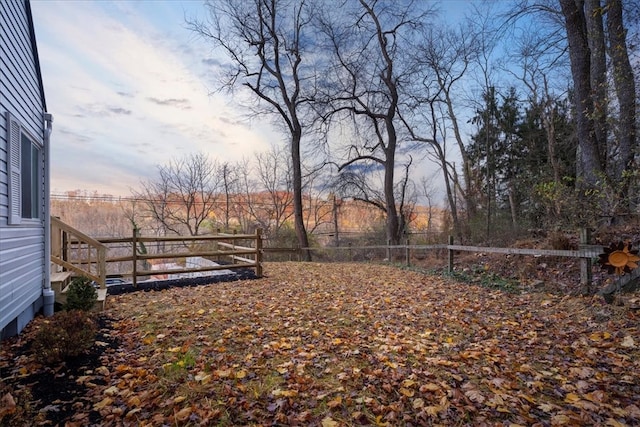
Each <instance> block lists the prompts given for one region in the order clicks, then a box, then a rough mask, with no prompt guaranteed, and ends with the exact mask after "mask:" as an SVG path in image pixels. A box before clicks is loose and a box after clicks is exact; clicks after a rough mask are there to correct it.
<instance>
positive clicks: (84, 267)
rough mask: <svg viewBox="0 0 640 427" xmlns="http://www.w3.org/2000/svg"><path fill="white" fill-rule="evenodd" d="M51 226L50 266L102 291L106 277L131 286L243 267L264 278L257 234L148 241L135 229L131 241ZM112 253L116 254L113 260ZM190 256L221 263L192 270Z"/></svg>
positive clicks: (56, 224)
mask: <svg viewBox="0 0 640 427" xmlns="http://www.w3.org/2000/svg"><path fill="white" fill-rule="evenodd" d="M52 224H53V227H52V228H55V233H54V234H53V235H54V236H55V238H53V239H52V260H53V262H54V263H56V264H58V265H59V266H61V267H62V268H63V269H64V270H67V271H71V272H73V273H75V274H79V275H85V276H87V277H90V278H91V279H92V280H94V281H96V283H98V284H99V285H100V287H101V288H104V286H105V281H106V278H108V277H114V276H116V277H121V278H130V279H131V283H132V284H133V285H134V286H137V283H138V281H139V279H140V278H142V277H150V276H161V275H170V274H171V275H177V274H186V273H204V272H211V271H218V270H234V269H244V268H249V269H255V274H256V276H257V277H262V231H261V230H257V231H256V232H255V234H227V233H218V234H212V235H200V236H151V237H150V236H140V234H139V232H138V231H137V230H133V232H132V236H131V237H115V238H91V237H89V236H86V235H84V234H82V233H80V232H78V231H77V230H75V229H73V228H72V227H69V226H68V225H66V224H64V223H63V222H61V221H60V220H58V219H57V218H53V217H52ZM114 252H118V253H119V254H120V255H118V254H116V255H113V256H112V255H111V254H112V253H114ZM123 252H124V253H126V255H122V253H123ZM190 257H202V258H207V259H210V260H217V261H218V262H220V263H221V264H219V265H201V266H197V267H190V266H188V265H187V263H186V259H187V258H190ZM153 260H158V261H162V262H161V263H160V264H162V265H166V264H167V263H169V262H170V261H172V266H171V268H164V269H163V268H158V269H153V268H152V267H151V264H152V262H153ZM116 263H117V266H116V265H115V264H116ZM123 264H124V265H126V267H123ZM110 266H111V268H109V267H110Z"/></svg>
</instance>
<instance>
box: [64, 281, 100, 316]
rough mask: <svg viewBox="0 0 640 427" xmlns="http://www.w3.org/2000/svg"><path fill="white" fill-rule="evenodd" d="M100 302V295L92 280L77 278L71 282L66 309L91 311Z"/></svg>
mask: <svg viewBox="0 0 640 427" xmlns="http://www.w3.org/2000/svg"><path fill="white" fill-rule="evenodd" d="M97 300H98V293H97V292H96V289H95V288H94V287H93V283H91V280H90V279H88V278H86V277H76V278H75V279H73V280H72V281H71V284H70V285H69V290H68V291H67V303H66V304H65V309H66V310H67V311H70V310H83V311H90V310H91V309H92V308H93V306H94V305H95V303H96V301H97Z"/></svg>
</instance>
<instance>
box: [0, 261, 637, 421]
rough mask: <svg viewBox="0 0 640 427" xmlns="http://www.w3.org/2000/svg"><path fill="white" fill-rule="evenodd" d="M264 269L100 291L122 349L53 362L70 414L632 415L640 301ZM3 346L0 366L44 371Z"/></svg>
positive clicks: (365, 271) (104, 417)
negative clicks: (178, 284) (74, 367)
mask: <svg viewBox="0 0 640 427" xmlns="http://www.w3.org/2000/svg"><path fill="white" fill-rule="evenodd" d="M265 275H266V277H265V278H263V279H260V280H250V281H239V282H229V283H218V284H214V285H210V286H197V287H187V288H174V289H169V290H165V291H160V292H137V293H130V294H124V295H120V296H111V297H109V300H108V309H107V312H106V314H107V315H108V316H109V317H111V318H112V319H113V321H112V323H111V326H110V328H109V331H108V332H107V337H109V334H110V336H111V337H112V338H115V337H117V339H118V345H117V346H113V345H112V346H109V345H107V344H108V343H101V344H102V345H103V346H104V347H105V350H104V352H103V353H102V355H101V356H100V357H99V359H97V360H99V363H98V364H97V366H88V365H87V366H85V368H84V369H85V371H84V372H82V369H80V372H77V373H65V368H64V367H62V368H59V369H58V370H57V371H55V373H56V375H57V376H58V377H66V378H67V379H71V380H73V382H74V383H75V384H76V385H77V387H78V388H79V389H80V390H82V396H81V397H78V398H73V399H71V400H73V401H69V399H67V402H63V403H68V404H70V405H71V407H72V408H73V412H74V415H72V416H71V417H70V419H69V421H70V422H69V423H68V424H67V425H69V426H73V425H78V426H80V425H87V424H100V425H106V426H112V425H113V426H116V425H118V426H119V425H154V426H155V425H158V426H159V425H163V424H164V425H321V426H324V427H328V426H350V425H389V426H391V425H447V426H448V425H536V424H537V425H612V426H618V425H640V407H639V404H638V402H639V401H640V357H639V356H640V349H639V347H640V329H639V328H638V320H639V318H640V313H638V312H637V311H633V310H629V309H626V308H622V307H615V306H611V305H607V304H604V303H603V302H601V301H600V300H599V299H597V298H588V299H587V298H578V297H567V296H565V297H563V296H558V295H552V294H545V293H538V292H531V293H509V292H505V291H502V290H498V289H489V288H486V287H482V286H479V285H472V284H466V283H457V282H454V281H451V280H449V279H445V278H442V277H430V276H426V275H423V274H420V273H417V272H412V271H408V270H404V269H399V268H396V267H392V266H382V265H368V264H305V263H272V264H266V266H265ZM27 334H28V331H27ZM21 346H22V347H21ZM7 347H10V348H12V349H13V351H17V350H16V349H18V348H23V347H24V345H23V344H21V343H13V345H12V346H5V345H4V343H3V353H2V359H0V367H3V366H4V367H5V372H8V368H7V366H8V365H9V364H10V362H11V360H13V363H15V364H16V366H15V369H14V372H15V371H16V370H19V369H21V370H22V371H21V372H22V375H23V376H25V377H29V375H31V374H34V373H36V372H38V370H42V367H39V366H37V365H34V364H33V362H31V361H30V359H29V357H28V355H22V356H20V357H17V356H16V354H11V353H10V351H9V352H8V350H7ZM11 357H13V359H10V358H11ZM19 365H22V366H19ZM69 377H71V378H69ZM28 382H29V381H28V380H27V381H23V382H22V383H28ZM6 388H7V387H6V385H5V389H6ZM9 389H10V387H9ZM0 391H2V392H3V393H4V392H6V391H7V390H4V391H3V390H0ZM10 391H11V390H10ZM22 394H25V395H26V393H22ZM13 395H20V393H18V391H16V390H13ZM5 396H6V395H5ZM16 400H17V399H16ZM47 403H48V404H49V406H51V405H55V402H44V403H43V402H40V406H41V407H42V406H44V404H47ZM18 406H20V403H18ZM0 409H1V406H0ZM51 410H52V409H51V408H49V411H51ZM1 413H2V412H1V411H0V414H1ZM40 414H41V415H40V421H41V423H43V424H46V423H47V417H46V410H45V415H42V414H43V412H42V411H41V412H40ZM14 416H15V414H14ZM10 417H11V415H7V416H6V418H5V420H9V419H10ZM0 420H1V417H0Z"/></svg>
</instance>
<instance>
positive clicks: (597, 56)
mask: <svg viewBox="0 0 640 427" xmlns="http://www.w3.org/2000/svg"><path fill="white" fill-rule="evenodd" d="M602 13H603V8H602V6H601V5H600V0H586V10H585V18H586V24H587V35H588V36H587V40H588V42H589V50H590V53H591V57H590V59H591V64H590V73H591V80H590V84H591V99H592V102H593V114H592V116H591V117H592V118H593V125H594V135H595V139H596V144H597V145H598V152H599V155H600V159H601V161H602V164H603V165H605V164H607V161H606V159H607V104H608V103H607V58H606V51H605V44H604V27H603V24H602Z"/></svg>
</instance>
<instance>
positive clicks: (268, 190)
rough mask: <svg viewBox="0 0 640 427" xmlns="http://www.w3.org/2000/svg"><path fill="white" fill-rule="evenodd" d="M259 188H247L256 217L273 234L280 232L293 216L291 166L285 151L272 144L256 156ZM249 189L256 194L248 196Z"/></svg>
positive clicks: (249, 206)
mask: <svg viewBox="0 0 640 427" xmlns="http://www.w3.org/2000/svg"><path fill="white" fill-rule="evenodd" d="M255 165H256V172H257V177H258V185H259V186H258V187H254V188H253V189H249V188H246V191H247V195H248V199H249V200H250V203H249V205H248V209H249V211H250V212H251V214H252V216H253V218H254V219H255V220H256V222H258V223H259V224H261V225H262V227H263V228H264V229H265V231H267V232H268V234H270V235H272V236H273V235H277V234H278V233H279V232H280V229H281V228H282V226H283V225H284V224H285V223H286V222H287V221H288V220H289V219H290V218H291V216H292V215H293V209H292V208H293V199H294V196H293V193H292V191H291V190H292V175H293V174H292V167H291V162H290V161H289V159H288V158H287V156H286V152H285V151H283V150H281V149H278V148H277V147H272V149H271V150H269V151H266V152H264V153H257V154H256V158H255ZM248 191H252V192H253V193H254V194H252V195H249V194H248Z"/></svg>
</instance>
